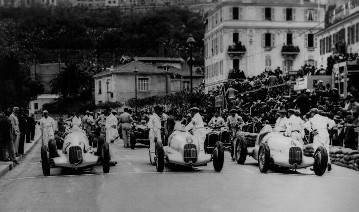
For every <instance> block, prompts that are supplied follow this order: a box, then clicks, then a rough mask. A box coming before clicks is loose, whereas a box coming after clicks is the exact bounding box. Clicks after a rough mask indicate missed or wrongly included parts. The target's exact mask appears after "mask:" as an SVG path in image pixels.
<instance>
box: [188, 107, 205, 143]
mask: <svg viewBox="0 0 359 212" xmlns="http://www.w3.org/2000/svg"><path fill="white" fill-rule="evenodd" d="M190 111H191V115H192V120H191V121H190V123H188V124H187V126H186V127H185V131H190V130H192V134H193V136H195V137H196V138H197V139H198V141H199V143H200V149H204V141H205V139H206V131H205V129H204V123H203V119H202V116H201V115H200V114H199V109H198V108H197V107H193V108H191V109H190Z"/></svg>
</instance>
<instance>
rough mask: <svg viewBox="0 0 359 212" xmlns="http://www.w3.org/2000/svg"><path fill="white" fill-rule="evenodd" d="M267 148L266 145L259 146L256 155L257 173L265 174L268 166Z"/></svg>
mask: <svg viewBox="0 0 359 212" xmlns="http://www.w3.org/2000/svg"><path fill="white" fill-rule="evenodd" d="M269 161H270V153H269V148H268V146H266V145H261V147H260V149H259V153H258V163H259V171H261V172H262V173H267V172H268V170H269V165H270V162H269Z"/></svg>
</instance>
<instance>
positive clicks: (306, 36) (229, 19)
mask: <svg viewBox="0 0 359 212" xmlns="http://www.w3.org/2000/svg"><path fill="white" fill-rule="evenodd" d="M324 7H325V6H324V5H320V4H318V3H317V2H309V1H304V0H301V1H299V0H286V1H277V0H242V1H223V2H221V3H219V4H218V5H217V6H216V8H215V9H214V10H212V11H211V12H210V13H209V15H208V16H207V19H206V32H205V37H204V45H205V55H204V57H205V84H206V92H208V90H211V89H212V88H214V87H216V86H217V85H220V84H222V83H225V82H227V81H228V75H229V72H230V71H231V70H236V69H237V70H238V69H239V70H243V71H244V73H245V75H246V76H256V75H259V74H261V73H262V72H264V71H265V70H274V69H275V68H277V67H280V68H281V69H282V70H283V71H284V72H285V73H292V72H293V71H297V70H299V68H300V67H301V66H303V65H304V64H305V63H306V62H307V63H312V64H313V65H315V55H316V53H315V52H316V51H318V48H317V47H316V45H315V44H316V42H315V40H316V39H315V36H314V34H315V33H317V32H318V31H319V30H321V29H323V28H324V16H325V10H324Z"/></svg>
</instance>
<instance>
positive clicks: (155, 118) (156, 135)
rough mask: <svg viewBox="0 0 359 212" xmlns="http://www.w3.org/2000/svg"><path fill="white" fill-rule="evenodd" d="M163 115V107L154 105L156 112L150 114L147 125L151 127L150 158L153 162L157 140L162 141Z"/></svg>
mask: <svg viewBox="0 0 359 212" xmlns="http://www.w3.org/2000/svg"><path fill="white" fill-rule="evenodd" d="M161 115H162V108H161V107H160V106H155V107H154V113H153V114H152V115H151V116H150V119H149V121H148V124H147V127H148V128H149V129H150V132H149V135H148V137H149V139H150V149H149V151H150V157H151V158H150V160H151V162H154V157H155V148H156V143H155V140H156V141H157V142H159V143H162V137H161V118H160V116H161Z"/></svg>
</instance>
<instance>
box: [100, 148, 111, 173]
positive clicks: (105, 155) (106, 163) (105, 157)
mask: <svg viewBox="0 0 359 212" xmlns="http://www.w3.org/2000/svg"><path fill="white" fill-rule="evenodd" d="M101 157H102V168H103V173H109V172H110V160H111V157H110V147H109V145H108V143H107V142H105V143H104V144H103V146H102V155H101Z"/></svg>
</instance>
